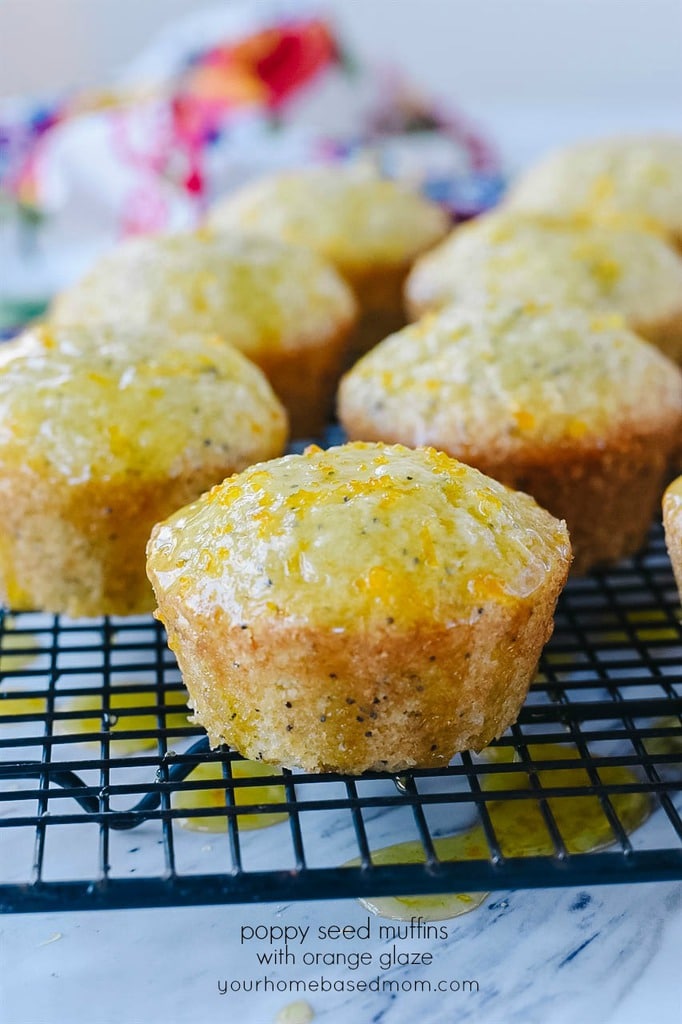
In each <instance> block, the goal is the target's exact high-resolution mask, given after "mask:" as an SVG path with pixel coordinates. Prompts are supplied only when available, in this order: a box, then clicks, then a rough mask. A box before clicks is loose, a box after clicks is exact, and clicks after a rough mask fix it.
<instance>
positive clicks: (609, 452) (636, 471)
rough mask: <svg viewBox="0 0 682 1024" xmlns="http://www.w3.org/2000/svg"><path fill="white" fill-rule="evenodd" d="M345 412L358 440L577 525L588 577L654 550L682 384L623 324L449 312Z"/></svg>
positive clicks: (373, 366)
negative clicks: (526, 498)
mask: <svg viewBox="0 0 682 1024" xmlns="http://www.w3.org/2000/svg"><path fill="white" fill-rule="evenodd" d="M339 415H340V419H341V422H342V423H343V425H344V426H345V428H346V430H347V432H348V435H349V437H351V438H361V439H363V440H367V441H372V440H377V441H379V440H380V441H386V442H396V441H397V442H402V443H403V444H410V445H421V444H428V445H433V446H434V447H437V448H439V449H441V450H442V451H445V452H447V453H448V454H450V455H452V456H453V457H455V458H458V459H462V460H463V461H464V462H467V463H469V464H471V465H473V466H476V467H477V468H478V469H480V470H482V471H483V472H484V473H487V474H488V475H489V476H492V477H494V478H495V479H496V480H501V481H502V482H503V483H506V484H508V485H509V486H510V487H515V488H518V489H519V490H523V491H527V492H528V493H529V494H532V495H533V497H534V498H535V499H536V500H537V501H538V502H539V503H540V505H542V506H543V507H544V508H547V509H549V511H550V512H552V513H553V514H554V515H556V516H559V517H560V518H562V519H565V520H566V522H567V524H568V528H569V531H570V534H571V544H572V546H573V551H574V554H575V562H574V569H575V571H576V572H585V571H587V570H588V569H589V568H591V567H592V566H593V565H595V564H599V563H608V562H612V561H614V560H616V559H618V558H621V557H623V556H625V555H628V554H633V553H634V552H635V551H636V550H637V549H638V548H639V547H640V545H641V544H642V543H643V542H644V539H645V536H646V532H647V529H648V526H649V524H650V522H651V519H652V517H653V514H654V510H655V509H656V507H657V505H658V501H659V497H660V494H661V492H662V490H663V487H664V486H665V478H666V473H667V467H668V465H669V460H670V456H671V454H672V451H673V448H674V446H675V443H676V439H677V437H678V433H679V427H680V421H681V419H682V373H680V371H679V370H678V368H677V367H676V366H675V365H674V364H673V363H671V362H670V360H668V359H666V358H665V356H663V355H661V353H660V352H658V351H657V350H656V349H655V348H653V347H652V346H651V345H647V344H646V343H645V342H643V341H641V340H640V339H639V338H638V337H637V336H636V335H634V334H633V333H632V332H631V331H629V330H627V329H626V328H625V327H624V325H623V323H622V321H620V320H619V318H618V317H614V316H613V315H611V316H596V315H595V314H591V313H587V312H585V311H583V310H580V309H569V308H558V309H552V308H539V307H533V306H526V307H524V306H521V305H516V306H515V305H513V304H510V303H507V304H506V305H502V306H496V305H493V304H491V305H489V306H487V307H486V306H482V307H479V308H473V309H466V308H463V307H451V308H450V309H448V310H445V311H443V313H441V314H438V315H435V316H431V317H425V318H424V319H423V320H422V321H420V322H419V323H417V324H412V325H411V326H410V327H406V328H404V329H403V330H402V331H401V332H399V333H398V334H395V335H393V337H392V338H388V339H387V340H386V341H385V342H383V343H382V344H381V345H379V346H378V347H377V348H376V349H374V350H373V351H372V352H370V353H368V355H366V356H365V357H364V359H361V360H360V362H359V363H357V364H356V365H355V367H353V369H352V370H351V371H350V373H349V374H347V376H346V377H345V378H344V379H343V381H342V384H341V389H340V394H339Z"/></svg>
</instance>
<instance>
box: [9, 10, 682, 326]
mask: <svg viewBox="0 0 682 1024" xmlns="http://www.w3.org/2000/svg"><path fill="white" fill-rule="evenodd" d="M681 11H682V8H681V6H680V2H678V0H647V2H646V3H645V2H643V0H642V2H638V0H518V2H517V3H515V4H509V3H508V2H506V0H479V2H478V3H475V4H474V3H469V2H466V3H465V2H463V0H328V2H327V3H325V4H324V5H323V6H322V5H319V4H315V3H309V2H303V0H300V2H297V0H257V2H252V3H245V2H239V3H237V2H233V0H223V2H222V3H216V2H215V0H214V2H213V3H211V2H210V0H207V2H206V3H203V2H202V0H97V2H96V3H93V2H92V0H5V2H4V4H0V40H1V42H0V46H1V47H2V60H0V95H4V96H5V97H6V98H5V99H4V100H0V204H1V205H0V247H1V257H2V264H1V265H0V315H1V316H2V317H3V318H4V321H5V323H8V322H11V321H13V320H19V319H23V318H25V317H26V316H27V315H30V314H31V313H32V312H34V311H36V310H38V309H39V308H40V307H41V305H42V304H43V303H44V302H45V300H46V299H47V298H48V297H49V295H50V294H52V293H53V292H54V291H55V290H56V289H57V288H59V287H62V286H63V285H64V284H66V283H68V282H69V281H71V280H72V279H73V278H74V277H76V276H78V274H80V273H82V272H83V271H84V270H85V269H86V268H87V266H88V265H89V264H90V263H91V262H92V260H93V259H94V258H95V257H96V256H97V255H98V254H99V253H100V252H101V251H103V250H104V249H106V248H108V247H110V246H111V245H112V244H114V243H115V242H116V241H117V240H119V239H120V238H121V237H125V236H126V235H129V234H135V233H138V232H144V231H156V230H173V229H179V228H180V229H181V228H185V227H189V226H191V225H193V224H195V223H196V222H197V221H198V220H199V219H200V218H201V216H202V213H203V210H204V209H205V206H206V205H207V203H209V202H210V201H211V200H212V199H213V198H214V197H215V196H216V195H217V194H219V193H221V192H224V191H227V190H229V189H230V188H232V187H234V186H235V185H238V184H240V183H241V182H242V181H243V180H245V179H246V178H249V177H252V176H253V175H254V174H258V173H262V172H264V171H268V170H272V169H275V168H277V167H284V166H292V165H297V164H305V163H310V162H315V161H324V160H330V159H337V158H344V157H347V156H353V155H355V154H357V153H358V152H359V151H361V150H364V151H367V150H368V151H369V154H370V158H371V159H372V160H374V161H375V162H376V163H378V164H379V165H380V167H381V169H382V170H383V171H384V172H385V173H388V174H392V175H396V176H400V177H406V178H409V179H411V180H412V181H413V182H414V183H416V184H418V185H420V186H421V187H424V188H425V189H426V190H427V191H429V192H430V193H431V194H432V195H434V196H435V197H437V198H439V199H441V200H442V201H444V202H446V203H448V204H449V205H450V207H451V208H452V209H453V212H454V213H455V214H456V215H460V216H468V215H471V214H473V213H476V212H478V211H480V210H481V209H484V208H486V207H487V206H488V205H490V204H491V203H493V202H494V201H496V199H497V198H498V197H499V194H500V192H501V189H502V188H503V184H504V174H503V172H502V169H501V166H500V160H499V157H498V147H497V146H496V145H495V143H496V142H499V143H500V148H501V150H502V152H503V154H504V158H505V161H506V164H507V166H512V167H513V166H515V165H518V164H520V163H523V162H524V161H525V160H526V159H528V158H529V157H532V156H535V155H537V154H538V153H539V152H541V151H542V150H543V149H545V148H546V147H547V146H549V145H551V144H554V143H556V142H563V141H570V140H571V139H573V138H576V137H578V136H581V135H589V134H597V133H609V132H618V131H623V130H643V129H659V128H671V127H672V128H676V127H678V121H679V114H680V97H681V96H682V57H681V54H680V46H681V40H682V31H680V29H681V28H682V25H680V14H681ZM434 97H435V99H434ZM493 140H494V141H493Z"/></svg>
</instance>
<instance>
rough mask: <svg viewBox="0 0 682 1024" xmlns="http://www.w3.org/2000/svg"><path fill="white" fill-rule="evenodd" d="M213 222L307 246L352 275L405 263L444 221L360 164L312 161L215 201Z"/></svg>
mask: <svg viewBox="0 0 682 1024" xmlns="http://www.w3.org/2000/svg"><path fill="white" fill-rule="evenodd" d="M209 224H210V225H211V227H213V228H214V229H216V230H221V231H222V230H231V229H239V230H241V231H249V232H255V233H257V234H261V235H267V236H268V237H270V238H278V239H282V241H285V242H291V243H294V244H295V245H302V246H307V247H308V248H310V249H314V250H315V251H316V252H318V253H320V255H322V256H324V257H326V258H327V259H328V260H330V261H331V262H332V263H334V265H335V266H336V267H338V269H339V270H341V272H342V273H345V274H348V275H349V276H351V277H352V276H353V274H355V273H359V272H361V271H363V270H365V269H367V270H371V269H372V268H373V267H375V266H376V265H377V264H378V265H380V266H393V265H396V264H397V265H400V264H403V263H410V262H412V260H413V259H414V258H415V256H417V255H418V253H420V252H423V251H424V250H425V249H428V248H430V247H431V246H432V245H435V243H436V242H438V241H439V240H440V239H441V238H442V237H443V236H444V235H445V234H446V232H447V230H448V227H449V224H450V221H449V218H448V216H447V214H446V213H445V211H444V210H442V209H441V208H440V207H439V206H437V205H436V204H435V203H432V202H430V201H429V200H428V199H426V198H424V196H422V195H420V194H419V193H418V192H415V191H413V190H412V189H409V188H406V187H405V186H404V185H400V184H398V183H396V182H394V181H390V180H388V179H386V178H380V177H378V176H377V175H376V174H375V173H371V172H367V171H365V170H364V169H362V168H353V167H351V168H348V167H340V166H333V167H314V168H306V169H302V170H299V171H295V172H289V173H286V174H278V175H273V176H271V177H268V178H263V179H261V180H260V181H256V182H254V183H253V184H251V185H247V186H246V187H245V188H242V189H241V190H240V191H238V192H237V193H235V194H234V195H233V196H229V197H228V198H227V199H224V200H223V201H222V202H221V203H218V204H217V205H216V206H215V208H214V209H213V211H212V213H211V214H210V216H209Z"/></svg>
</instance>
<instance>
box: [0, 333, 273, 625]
mask: <svg viewBox="0 0 682 1024" xmlns="http://www.w3.org/2000/svg"><path fill="white" fill-rule="evenodd" d="M285 440H286V414H285V412H284V410H283V409H282V407H281V405H280V403H279V402H278V401H277V399H276V398H275V395H274V394H273V391H272V389H271V387H270V385H269V384H268V382H267V380H266V379H265V377H264V376H263V374H262V373H261V371H260V370H259V369H258V368H257V367H255V366H254V365H253V364H252V363H250V362H249V361H248V359H245V358H244V356H242V355H241V354H240V353H239V352H237V351H236V349H233V348H231V347H230V346H229V345H226V344H225V342H223V341H222V340H220V339H217V338H212V337H203V336H200V335H183V336H180V335H178V336H176V337H174V338H172V339H170V338H168V337H166V336H165V335H163V334H161V335H160V334H159V333H158V332H154V331H137V330H134V329H131V330H122V329H118V328H116V329H114V328H112V329H109V328H104V327H100V328H96V327H95V328H90V327H81V328H78V327H69V328H67V327H55V328H46V327H38V328H36V329H34V330H31V331H29V332H27V333H26V334H24V335H22V336H21V337H20V338H18V339H17V340H15V341H12V342H9V343H8V344H7V345H5V346H3V348H2V350H1V351H0V594H1V597H2V600H3V602H5V603H6V604H8V605H9V606H10V607H12V608H16V609H42V610H46V611H51V612H66V613H68V614H70V615H101V614H115V615H126V614H133V613H138V612H144V611H150V610H151V609H152V608H153V607H154V600H153V595H152V591H151V588H150V586H149V583H148V581H147V578H146V576H145V545H146V542H147V540H148V538H149V534H150V532H151V529H152V526H153V525H154V523H156V522H157V521H158V520H159V519H163V518H164V517H165V516H167V515H169V514H170V513H171V512H172V511H173V510H174V509H177V508H179V507H180V506H181V505H184V504H186V503H187V502H188V501H191V500H193V499H194V498H196V497H198V495H199V494H201V492H202V491H204V490H206V489H207V488H208V487H210V486H212V485H213V484H215V483H217V482H219V481H220V480H222V479H223V478H224V477H225V476H227V475H228V474H230V473H232V472H234V471H235V470H239V469H243V468H244V467H245V466H247V465H249V464H250V463H252V462H255V461H257V460H259V459H263V458H268V457H269V456H274V455H279V454H280V453H281V452H282V450H283V447H284V444H285Z"/></svg>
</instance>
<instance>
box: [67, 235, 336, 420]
mask: <svg viewBox="0 0 682 1024" xmlns="http://www.w3.org/2000/svg"><path fill="white" fill-rule="evenodd" d="M355 316H356V307H355V300H354V298H353V295H352V293H351V291H350V289H349V288H348V286H347V285H346V283H345V282H344V281H343V280H342V279H341V277H340V276H339V275H338V274H337V273H336V271H335V270H334V268H333V267H332V266H330V265H329V264H327V263H326V262H324V261H323V260H322V259H320V258H319V257H318V256H316V255H315V254H314V253H312V252H308V251H306V250H305V249H299V248H294V247H293V246H288V245H285V244H283V243H281V242H276V241H272V240H269V239H260V238H234V237H227V236H223V235H220V236H212V235H210V234H209V233H207V232H196V233H194V234H186V235H172V236H166V237H153V238H151V237H147V238H136V239H132V240H130V241H127V242H125V243H123V244H122V245H121V246H119V248H118V249H115V250H114V251H113V252H111V253H110V254H109V255H107V256H105V257H104V258H102V259H101V260H100V261H99V262H98V263H97V264H96V266H95V267H94V268H93V269H92V270H91V271H90V273H89V274H87V275H86V277H85V278H84V279H83V280H82V281H81V282H80V284H77V285H76V286H75V287H73V288H72V289H71V290H69V291H67V292H64V293H63V294H62V295H61V296H59V298H58V299H57V301H56V303H55V305H54V308H53V310H52V314H51V319H52V321H53V322H55V323H61V324H68V323H87V324H97V323H99V324H101V323H113V324H122V325H134V326H138V327H140V326H141V327H148V326H150V325H151V326H153V327H155V328H159V329H163V330H164V331H165V332H166V333H167V334H168V335H169V336H170V334H171V333H173V332H183V331H201V332H209V333H217V334H220V335H221V336H222V337H223V338H224V339H225V340H226V341H229V342H230V344H231V345H234V346H235V348H238V349H239V350H240V351H241V352H243V353H244V355H246V356H248V357H249V359H251V360H253V362H254V363H256V364H257V365H258V366H260V368H261V369H262V370H263V371H264V373H265V375H266V376H267V378H268V379H269V381H270V383H271V384H272V386H273V388H274V390H275V392H276V393H277V395H278V396H279V398H280V399H281V401H282V402H283V404H284V405H285V407H286V409H287V411H288V413H289V418H290V421H291V430H292V433H293V434H294V436H297V437H301V436H303V437H305V436H312V435H314V434H316V433H317V432H318V431H319V430H320V429H321V427H322V425H323V423H324V421H325V419H326V417H327V414H328V412H329V410H330V408H331V404H332V401H333V394H334V389H335V387H336V384H337V382H338V378H339V375H340V372H341V366H342V364H343V360H344V354H345V351H346V346H347V339H348V335H349V332H350V330H351V329H352V327H353V325H354V323H355Z"/></svg>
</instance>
